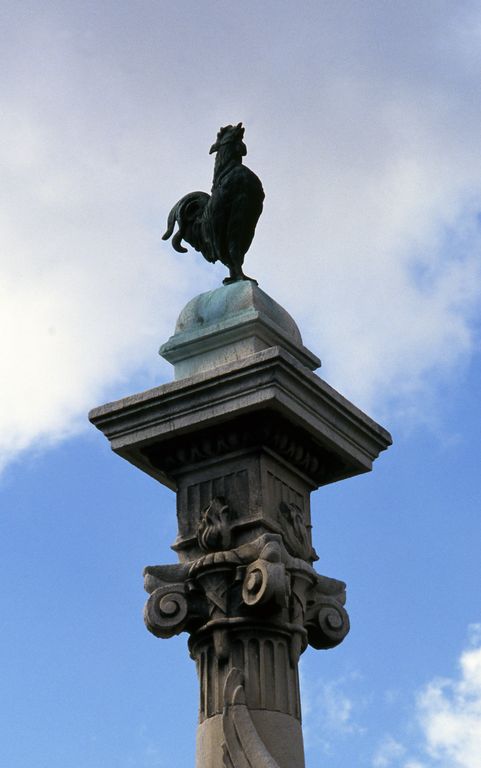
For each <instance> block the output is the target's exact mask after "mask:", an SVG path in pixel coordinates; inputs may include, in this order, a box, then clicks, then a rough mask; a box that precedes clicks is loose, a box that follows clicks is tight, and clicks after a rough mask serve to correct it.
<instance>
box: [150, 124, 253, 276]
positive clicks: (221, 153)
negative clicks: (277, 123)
mask: <svg viewBox="0 0 481 768" xmlns="http://www.w3.org/2000/svg"><path fill="white" fill-rule="evenodd" d="M243 138H244V128H243V127H242V123H239V124H238V125H226V126H225V127H224V128H221V129H220V130H219V133H218V134H217V139H216V141H215V143H214V144H213V145H212V146H211V148H210V152H209V154H212V153H213V152H216V153H217V156H216V159H215V165H214V178H213V181H212V189H211V194H210V195H208V194H207V193H206V192H190V193H189V194H188V195H184V197H182V198H181V199H180V200H179V201H178V202H177V203H176V204H175V205H174V207H173V208H172V210H171V212H170V213H169V218H168V221H167V231H166V233H165V234H164V235H163V238H162V239H163V240H168V239H169V238H170V237H171V236H172V233H173V231H174V227H175V224H176V223H177V224H178V227H179V229H178V231H177V232H176V233H175V235H174V236H173V238H172V246H173V247H174V248H175V250H176V251H178V252H179V253H186V251H187V248H184V247H183V245H182V240H185V241H186V242H187V243H189V245H191V246H192V247H193V248H195V250H196V251H200V253H202V255H203V257H204V258H205V259H207V261H211V262H214V261H221V262H222V264H225V266H226V267H227V268H228V269H229V277H226V278H225V280H224V281H223V282H224V284H226V285H227V284H228V283H234V282H236V281H237V280H251V279H252V278H250V277H247V275H245V274H244V272H243V271H242V265H243V263H244V256H245V254H246V253H247V251H248V250H249V247H250V244H251V243H252V240H253V237H254V232H255V228H256V224H257V222H258V220H259V216H260V215H261V213H262V206H263V201H264V190H263V189H262V184H261V182H260V179H259V178H258V177H257V176H256V175H255V173H253V172H252V171H251V170H250V169H249V168H247V167H246V166H245V165H242V158H243V157H244V155H246V154H247V147H246V145H245V144H244V141H243ZM254 282H255V281H254Z"/></svg>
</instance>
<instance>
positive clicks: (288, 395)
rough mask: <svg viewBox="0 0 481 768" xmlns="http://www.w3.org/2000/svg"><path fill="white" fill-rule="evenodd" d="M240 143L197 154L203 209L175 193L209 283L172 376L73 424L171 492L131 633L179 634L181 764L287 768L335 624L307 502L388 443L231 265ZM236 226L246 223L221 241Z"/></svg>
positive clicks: (336, 592)
mask: <svg viewBox="0 0 481 768" xmlns="http://www.w3.org/2000/svg"><path fill="white" fill-rule="evenodd" d="M241 134H242V135H243V129H242V128H241V126H240V124H239V125H238V126H236V127H235V128H234V127H233V126H227V128H223V129H221V131H220V132H219V134H218V137H217V142H216V144H214V146H213V148H212V150H211V151H219V148H224V149H225V148H227V149H225V151H226V152H227V154H228V155H229V156H230V161H229V162H230V166H229V168H230V170H229V168H228V169H227V172H226V171H225V168H223V173H224V176H223V179H222V178H221V179H220V181H219V178H217V186H216V179H215V175H214V186H213V191H212V196H211V197H210V198H209V196H208V195H206V193H203V192H199V193H191V195H190V196H189V195H187V196H186V197H185V198H182V200H180V201H179V203H177V205H176V206H175V207H174V208H173V209H172V212H171V214H170V216H169V229H168V230H167V233H166V235H167V236H168V237H170V236H171V234H172V232H173V228H174V224H175V222H177V223H178V224H179V232H178V233H177V235H175V236H174V239H175V238H177V240H176V243H174V245H177V247H181V244H180V239H181V237H184V239H186V240H187V242H191V241H194V242H191V244H193V245H194V247H196V248H197V250H200V251H201V252H202V253H203V255H204V256H205V257H206V258H208V257H209V258H208V260H209V261H213V260H216V259H217V258H219V259H220V260H221V261H222V262H223V263H224V264H226V266H228V268H229V278H227V280H225V281H224V283H226V284H225V285H224V286H222V287H220V288H217V289H216V290H213V291H209V292H207V293H203V294H201V295H199V296H196V297H195V298H194V299H192V301H190V302H189V303H188V304H187V306H186V307H185V308H184V309H183V310H182V312H181V313H180V315H179V318H178V320H177V325H176V328H175V333H174V335H173V336H172V337H171V338H170V339H169V340H168V341H167V342H166V343H165V344H164V345H163V346H162V347H161V349H160V354H161V355H162V356H163V357H164V358H166V359H167V360H168V361H170V362H171V363H172V364H173V366H174V371H175V380H174V381H172V382H170V383H167V384H164V385H162V386H159V387H156V388H154V389H151V390H149V391H147V392H142V393H140V394H136V395H133V396H131V397H126V398H124V399H122V400H119V401H117V402H114V403H109V404H107V405H103V406H101V407H99V408H96V409H94V410H93V411H92V412H91V413H90V419H91V421H92V422H93V424H95V426H96V427H98V428H99V429H100V430H101V431H102V432H103V433H104V434H105V436H106V437H107V438H108V439H109V441H110V443H111V447H112V449H113V450H114V451H115V452H116V453H117V454H119V455H120V456H122V457H123V458H125V459H127V460H128V461H129V462H131V463H132V464H134V465H135V466H137V467H138V468H139V469H141V470H142V471H144V472H147V473H148V474H149V475H151V476H152V477H154V478H156V479H157V480H158V481H159V482H161V483H163V484H164V485H166V486H168V487H169V488H171V489H172V490H173V491H175V492H176V497H177V519H178V535H177V538H176V540H175V542H174V544H173V545H172V548H173V550H174V551H175V552H176V553H177V555H178V560H179V562H178V563H177V564H169V565H153V566H149V567H147V568H146V569H145V572H144V576H145V589H146V591H147V592H148V593H149V594H150V597H149V599H148V600H147V603H146V606H145V623H146V625H147V628H148V629H149V631H150V632H152V633H153V634H154V635H156V636H157V637H160V638H169V637H172V636H173V635H177V634H179V633H181V632H186V633H188V635H189V651H190V655H191V657H192V659H194V661H195V663H196V666H197V673H198V677H199V686H200V708H199V726H198V733H197V759H196V768H303V766H304V752H303V740H302V730H301V707H300V696H299V679H298V661H299V657H300V654H301V653H302V652H303V651H304V650H305V649H306V648H307V646H308V645H311V646H312V647H314V648H317V649H325V648H333V647H334V646H336V645H338V644H339V643H340V642H341V641H342V640H343V639H344V637H345V636H346V634H347V632H348V631H349V619H348V615H347V613H346V610H345V608H344V604H345V599H346V593H345V584H344V583H343V582H342V581H338V580H337V579H333V578H330V577H327V576H321V575H320V574H319V573H317V571H316V570H315V569H314V568H313V563H314V562H315V561H316V560H317V559H318V558H317V555H316V552H315V550H314V548H313V546H312V539H311V527H312V523H311V513H310V494H311V492H312V491H314V490H316V489H317V488H319V487H320V486H322V485H326V484H328V483H332V482H336V481H338V480H343V479H344V478H347V477H351V476H353V475H356V474H360V473H362V472H367V471H369V470H370V469H371V467H372V462H373V460H374V459H375V458H377V456H378V455H379V453H380V452H381V451H383V450H384V449H386V448H387V447H388V446H389V445H390V443H391V438H390V435H389V434H388V432H386V431H385V430H384V429H383V428H382V427H380V426H379V425H378V424H376V423H375V422H374V421H372V420H371V419H370V418H369V417H368V416H366V415H365V414H364V413H362V412H361V411H360V410H359V409H358V408H356V407H355V406H354V405H352V404H351V403H350V402H349V401H347V400H346V399H345V398H343V397H342V396H341V395H340V394H338V393H337V392H336V391H335V390H334V389H332V388H331V387H330V386H329V385H328V384H326V382H324V381H323V380H322V379H321V378H319V377H318V376H317V375H316V374H315V373H313V371H314V370H315V369H317V368H318V367H319V365H320V361H319V359H318V358H317V357H316V355H315V354H313V353H312V352H310V351H309V350H308V349H306V347H305V346H304V345H303V343H302V338H301V334H300V332H299V329H298V327H297V325H296V323H295V322H294V320H293V319H292V317H291V316H290V315H289V314H288V313H287V312H286V311H285V310H284V309H283V308H282V307H281V306H280V305H279V304H277V303H276V302H275V301H274V300H273V299H272V298H270V297H269V296H268V295H267V294H266V293H264V291H262V290H261V289H260V288H259V287H258V286H257V283H256V282H255V281H253V280H251V279H249V278H246V276H245V275H244V274H243V272H242V262H243V259H244V255H245V253H246V251H247V248H248V247H249V245H250V242H251V240H252V236H253V234H254V229H255V225H256V223H257V219H258V217H259V215H260V211H261V210H262V199H263V192H262V186H261V185H260V182H259V180H258V179H257V177H256V176H255V175H254V174H253V173H252V171H249V170H248V169H244V170H245V171H248V174H247V177H246V179H247V181H246V179H242V178H241V176H242V174H239V170H238V166H239V165H240V162H239V161H240V159H241V157H242V155H243V154H245V151H244V150H243V149H242V147H244V149H245V145H243V142H242V135H241ZM226 137H227V140H226V141H225V143H224V144H223V143H222V142H223V140H224V139H226ZM233 142H234V143H235V145H236V146H235V151H234V150H233V148H232V146H230V145H231V144H232V143H233ZM232 157H234V160H235V162H233V161H232ZM229 173H234V176H235V175H236V174H237V179H234V181H232V180H231V182H229V178H228V176H229ZM250 175H252V177H254V180H253V179H252V178H251V176H250ZM255 180H257V181H255ZM234 182H235V183H234ZM222 183H224V184H225V185H227V187H229V184H231V186H232V189H231V190H230V191H229V189H227V190H226V189H225V188H224V189H221V187H222ZM236 185H237V186H236ZM234 188H235V189H234ZM232 190H234V191H233V192H232ZM246 190H247V191H246ZM231 192H232V194H231ZM261 193H262V194H261ZM229 195H230V198H229ZM249 195H250V198H249ZM192 196H194V197H192ZM196 196H197V197H196ZM198 196H205V197H200V198H199V197H198ZM216 196H217V198H218V199H214V203H212V202H211V201H212V199H213V198H216ZM243 196H244V197H246V196H247V198H248V199H247V201H246V200H244V199H243ZM256 196H257V197H256ZM252 197H254V198H255V199H254V201H253V200H252ZM229 199H230V200H231V202H229V203H228V204H227V202H226V200H229ZM232 199H234V200H235V199H237V202H238V205H239V209H238V210H237V212H236V213H234V211H233V207H232ZM186 200H187V202H186ZM199 200H200V202H199ZM222 200H223V203H222ZM219 201H220V202H219ZM222 204H223V205H224V206H225V207H224V208H222ZM216 206H217V208H216ZM222 211H223V212H222ZM213 212H215V215H214V213H213ZM229 217H230V218H231V219H234V222H233V223H232V225H230V224H229V221H228V219H229ZM241 219H242V221H243V222H244V223H243V226H244V227H247V228H249V227H250V229H249V232H247V233H246V234H245V233H244V234H243V235H242V236H241V237H240V238H239V237H237V235H236V233H238V232H239V228H238V225H239V221H240V220H241ZM219 222H220V223H219ZM216 227H217V229H216ZM193 233H194V234H193ZM226 233H227V234H228V236H227V235H226ZM236 237H237V240H236ZM246 245H247V247H246ZM206 254H207V255H206Z"/></svg>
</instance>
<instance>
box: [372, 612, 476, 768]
mask: <svg viewBox="0 0 481 768" xmlns="http://www.w3.org/2000/svg"><path fill="white" fill-rule="evenodd" d="M471 634H472V642H471V646H470V647H469V648H467V649H465V650H464V651H463V653H462V654H461V656H460V658H459V661H458V669H459V674H458V676H457V677H452V678H449V677H443V678H441V677H439V678H436V679H434V680H432V681H431V682H430V683H428V684H427V685H426V686H425V687H424V688H423V689H422V690H421V691H420V693H419V695H418V696H417V703H416V722H415V723H412V725H413V726H414V725H416V728H417V730H418V731H419V732H420V738H418V739H416V743H415V744H413V743H412V741H411V743H403V741H402V740H397V739H394V738H393V737H392V736H387V737H386V738H385V740H384V741H383V742H382V744H381V745H380V746H379V748H378V750H377V752H376V754H375V756H374V758H373V762H372V768H479V765H480V756H481V624H476V625H472V627H471Z"/></svg>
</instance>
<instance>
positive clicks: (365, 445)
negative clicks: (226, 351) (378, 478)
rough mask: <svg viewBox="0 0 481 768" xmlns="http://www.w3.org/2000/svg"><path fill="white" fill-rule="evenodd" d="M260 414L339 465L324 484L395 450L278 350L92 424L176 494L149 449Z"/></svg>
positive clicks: (159, 391) (174, 385) (158, 391)
mask: <svg viewBox="0 0 481 768" xmlns="http://www.w3.org/2000/svg"><path fill="white" fill-rule="evenodd" d="M255 413H258V414H259V415H260V414H261V413H264V414H266V413H269V414H271V415H272V416H271V417H272V418H274V419H275V418H276V417H278V418H279V419H282V420H283V421H287V422H288V423H289V424H290V426H291V428H294V429H296V430H297V431H298V433H299V437H300V439H302V436H303V435H306V436H308V438H309V440H310V441H314V443H316V444H317V445H318V446H319V451H320V454H321V455H327V456H329V457H330V459H331V460H332V459H333V460H335V464H336V467H337V470H336V472H335V473H334V475H333V476H332V479H327V478H326V479H325V481H324V482H323V483H322V484H327V483H328V482H335V481H337V480H341V479H343V478H346V477H351V476H352V475H356V474H359V473H362V472H367V471H369V470H370V469H371V468H372V462H373V460H374V459H376V458H377V456H378V455H379V453H380V452H381V451H383V450H385V449H386V448H387V447H388V446H389V445H390V444H391V442H392V441H391V436H390V435H389V433H388V432H387V431H386V430H385V429H383V428H382V427H381V426H380V425H379V424H376V422H374V421H373V420H372V419H371V418H369V417H368V416H367V415H366V414H364V413H363V412H362V411H360V410H359V409H358V408H356V407H355V406H354V405H353V404H352V403H350V402H349V401H348V400H346V399H345V398H344V397H342V395H340V394H339V393H338V392H336V390H334V389H333V388H332V387H330V386H329V385H328V384H326V382H325V381H323V380H322V379H320V378H319V377H318V376H317V375H316V374H314V373H312V372H311V371H309V370H307V369H306V367H305V366H302V365H301V364H300V363H299V362H298V361H297V360H296V359H295V358H294V357H293V356H292V355H290V354H289V353H288V352H286V351H285V350H284V349H280V348H278V347H272V348H270V349H267V350H262V351H260V352H257V353H255V354H252V355H250V356H249V357H246V358H244V359H243V360H242V361H236V362H232V363H228V364H226V365H224V366H219V367H217V368H215V369H212V370H210V371H207V372H203V373H200V374H197V375H196V376H193V377H191V378H187V379H182V380H180V381H175V382H171V383H168V384H164V385H162V386H160V387H156V388H154V389H151V390H148V391H146V392H142V393H140V394H137V395H133V396H130V397H126V398H123V399H122V400H118V401H116V402H113V403H108V404H106V405H103V406H100V407H99V408H95V409H93V410H92V411H91V412H90V414H89V418H90V420H91V422H92V423H93V424H94V425H95V426H96V427H97V428H98V429H100V430H101V431H102V432H103V433H104V434H105V436H106V437H107V438H108V439H109V440H110V443H111V447H112V449H113V450H114V451H115V452H116V453H118V454H119V455H120V456H122V457H123V458H125V459H127V460H128V461H130V462H131V463H133V464H134V465H135V466H137V467H139V468H140V469H142V470H143V471H144V472H147V473H148V474H150V475H151V476H153V477H155V478H156V479H157V480H159V481H160V482H162V483H164V484H166V485H168V486H169V487H171V488H175V479H174V478H173V477H172V476H168V475H167V474H166V473H165V472H164V471H160V470H159V469H156V468H154V467H152V466H151V464H150V463H149V462H148V460H147V458H146V456H145V453H144V452H143V451H144V449H145V448H146V447H152V446H154V445H161V444H164V446H166V444H167V443H168V442H170V441H172V440H174V439H175V440H177V439H178V438H180V437H181V436H186V435H189V434H190V435H192V434H194V433H197V434H199V433H202V432H203V431H204V430H206V429H210V428H212V427H214V426H216V427H224V426H226V427H227V425H228V424H229V422H233V421H234V420H236V419H239V418H240V417H242V418H243V417H246V416H248V415H249V414H255Z"/></svg>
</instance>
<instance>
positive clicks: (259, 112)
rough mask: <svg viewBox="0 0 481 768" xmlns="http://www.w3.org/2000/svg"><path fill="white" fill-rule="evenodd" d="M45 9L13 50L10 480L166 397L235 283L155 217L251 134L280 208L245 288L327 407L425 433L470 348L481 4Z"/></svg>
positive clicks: (2, 153) (4, 96) (478, 267)
mask: <svg viewBox="0 0 481 768" xmlns="http://www.w3.org/2000/svg"><path fill="white" fill-rule="evenodd" d="M54 5H55V9H54V11H52V8H53V6H52V8H51V7H50V5H49V6H46V7H45V9H44V11H43V13H42V16H41V18H40V17H39V15H38V14H37V13H34V12H31V13H27V10H28V3H26V4H25V5H22V9H21V10H19V9H18V5H15V6H12V13H11V17H10V22H8V18H7V19H6V21H5V23H4V24H3V26H2V31H1V32H0V34H1V35H2V48H1V54H0V55H1V62H0V63H1V64H2V72H3V73H4V77H3V85H2V88H3V90H2V93H1V94H0V104H1V107H2V126H1V128H0V159H1V162H2V178H1V180H0V202H1V205H0V225H1V235H0V249H1V250H0V272H1V284H0V285H1V287H0V293H1V295H0V322H1V324H2V329H3V334H2V335H3V336H4V337H5V338H4V340H3V341H2V362H3V368H4V371H5V373H4V374H3V375H2V377H1V378H0V398H1V399H0V402H1V403H2V411H1V416H0V436H1V437H0V466H1V465H4V464H5V463H7V461H9V460H10V459H11V458H13V457H14V456H15V455H18V453H19V452H20V451H21V450H25V449H26V448H28V447H30V446H32V445H39V444H44V443H45V442H47V443H48V442H50V441H52V440H56V439H59V438H61V437H62V436H64V435H66V434H70V433H72V431H75V430H77V429H79V428H81V427H80V425H81V424H84V423H85V412H86V411H87V410H88V408H89V407H91V406H93V405H96V404H98V402H99V401H101V400H102V399H103V398H105V397H108V396H114V395H115V396H120V394H122V392H123V393H125V394H126V393H127V392H128V390H129V386H130V385H129V378H131V377H132V376H133V374H134V373H136V372H139V371H143V372H144V377H143V378H144V380H145V383H146V386H147V385H152V384H154V383H156V382H158V381H159V379H160V376H161V375H166V370H167V369H166V368H162V367H161V366H162V364H161V363H160V362H159V361H158V359H157V357H156V348H157V346H158V345H159V343H160V342H162V341H163V340H165V339H166V337H167V336H168V335H170V333H171V331H172V328H173V324H174V322H175V317H176V315H177V314H178V312H179V311H180V309H181V307H182V306H183V304H184V303H185V302H186V301H187V300H188V298H190V297H191V296H192V295H193V294H194V293H195V292H198V291H200V290H208V289H209V288H211V287H213V286H214V285H216V284H219V282H220V279H221V276H222V274H223V270H222V268H219V269H218V270H217V268H215V269H212V268H211V267H209V266H208V265H207V264H205V263H203V262H202V260H201V257H200V256H198V255H193V254H188V255H186V256H185V257H182V256H177V255H176V256H175V257H174V255H173V252H172V251H171V250H170V249H169V246H167V245H165V244H161V242H160V235H161V233H162V229H163V226H164V218H165V213H166V212H167V211H168V209H169V208H170V206H171V204H172V203H173V202H175V200H176V199H177V198H178V197H179V196H180V195H181V194H183V193H185V192H187V191H189V190H190V189H195V188H204V189H208V188H209V184H210V174H211V159H209V157H208V155H207V151H208V147H209V145H210V142H211V140H212V137H213V136H214V135H215V132H216V131H217V128H218V126H219V125H220V124H221V123H225V122H227V121H232V120H239V119H243V120H244V122H245V123H246V126H247V134H246V139H247V143H248V146H249V150H250V152H249V157H248V162H249V164H250V165H251V166H252V167H253V169H254V170H256V171H257V172H258V173H259V175H260V176H261V178H262V180H263V182H264V186H265V188H266V192H267V198H266V207H265V212H264V214H263V217H262V218H261V221H260V224H259V228H258V235H257V238H256V241H255V243H254V246H253V248H252V254H249V255H248V258H247V263H246V267H247V270H248V272H249V273H251V274H254V275H256V276H257V277H258V278H259V279H260V282H261V285H262V287H263V288H264V289H265V290H267V292H269V293H270V294H271V295H273V296H274V298H276V299H278V300H280V301H281V302H282V303H283V304H284V305H285V306H286V308H287V309H289V310H290V311H291V312H292V314H293V315H294V316H295V318H296V320H298V322H299V324H300V326H301V329H302V330H303V332H304V337H305V341H306V342H307V343H308V344H309V345H310V346H311V347H312V348H313V349H314V351H316V352H318V353H319V354H320V356H321V357H322V358H323V361H324V363H325V369H324V370H325V375H326V378H327V379H328V380H329V381H330V382H331V383H332V384H333V385H334V386H336V387H338V388H340V389H341V390H342V391H343V392H344V393H345V394H346V395H348V396H350V397H352V398H353V399H355V400H356V402H358V403H359V404H360V405H361V406H363V407H366V408H368V409H374V415H375V416H376V415H378V416H379V415H380V414H382V413H383V409H384V407H385V406H386V404H388V405H389V407H390V410H391V413H392V412H393V408H394V405H395V406H396V408H397V409H398V411H399V413H401V414H404V415H407V417H408V418H409V419H416V418H418V419H419V418H420V417H421V416H420V414H421V412H422V411H423V410H425V407H426V398H428V399H429V397H430V396H431V394H432V392H433V389H435V386H436V381H437V380H438V379H439V377H440V376H442V375H444V376H452V375H455V372H456V371H457V369H458V368H460V367H461V368H462V363H463V362H464V361H466V360H468V359H469V356H470V355H471V354H472V353H473V350H474V349H475V347H476V344H477V343H478V341H477V339H476V336H475V330H474V328H475V323H474V321H475V320H476V317H477V313H478V306H477V303H478V302H479V298H480V294H481V280H480V277H481V260H480V259H479V252H480V250H481V229H480V227H479V223H478V219H477V211H478V208H479V201H480V200H481V168H480V166H479V157H480V156H481V137H480V133H479V122H480V119H481V106H480V104H479V100H478V99H476V98H473V93H476V92H477V90H476V89H477V87H478V72H479V65H480V64H481V61H480V60H481V54H480V50H481V49H480V47H479V45H478V42H479V37H480V29H481V23H480V15H479V8H477V4H475V3H472V4H470V3H466V4H463V7H462V9H459V8H456V9H453V7H452V6H451V4H442V7H441V8H439V5H438V4H436V5H435V6H433V7H434V8H436V12H435V13H433V12H432V10H433V8H431V4H430V3H426V4H422V7H421V8H420V7H419V3H414V2H412V3H411V2H406V3H403V4H402V12H401V6H399V8H398V7H397V6H393V4H385V3H382V2H380V3H369V4H359V3H355V2H352V3H343V4H338V5H335V6H333V7H332V8H331V7H330V6H329V8H330V10H329V11H328V7H327V6H326V5H325V4H318V3H315V4H311V3H306V6H305V9H304V13H302V14H299V13H297V11H296V10H295V9H293V8H291V7H290V5H289V4H285V5H284V4H277V3H270V2H266V3H265V4H262V7H261V6H259V7H256V10H255V12H252V13H250V12H249V9H244V8H242V9H240V8H238V7H237V6H236V5H235V4H230V3H226V4H222V6H219V4H218V3H212V4H210V3H205V4H202V8H201V9H200V8H197V6H196V5H194V6H193V7H192V8H190V10H189V13H188V14H186V13H184V11H182V9H180V8H177V7H174V6H169V8H167V7H162V8H160V6H157V5H156V4H152V5H149V4H146V5H145V6H144V7H143V9H142V10H141V9H138V8H135V9H133V8H132V9H130V8H128V7H125V8H124V9H123V10H122V11H120V10H119V9H118V8H117V7H115V8H113V6H112V7H111V5H110V4H105V5H104V6H102V7H101V8H99V9H98V11H97V12H96V15H95V23H94V22H93V19H92V17H91V15H90V12H89V10H88V8H87V7H85V8H84V7H83V6H82V7H80V6H78V5H75V6H72V4H71V3H68V2H65V3H63V2H58V3H57V4H54ZM49 9H50V10H49ZM18 14H20V15H21V16H22V18H21V19H19V17H18ZM20 21H21V23H19V22H20ZM413 21H415V23H413ZM273 23H274V29H273V27H272V25H273ZM266 30H269V41H270V42H269V45H266V43H265V39H266V38H265V32H266ZM219 31H221V34H219ZM179 34H180V35H181V38H182V44H181V45H179ZM19 51H22V55H21V56H19V53H18V52H19ZM121 382H124V383H123V385H122V386H121Z"/></svg>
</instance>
